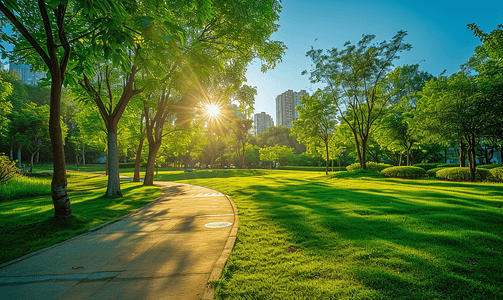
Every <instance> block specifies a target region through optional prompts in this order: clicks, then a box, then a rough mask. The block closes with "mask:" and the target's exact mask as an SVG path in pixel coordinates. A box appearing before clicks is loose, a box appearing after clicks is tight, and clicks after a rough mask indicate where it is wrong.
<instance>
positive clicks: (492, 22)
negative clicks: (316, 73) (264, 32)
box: [247, 0, 503, 124]
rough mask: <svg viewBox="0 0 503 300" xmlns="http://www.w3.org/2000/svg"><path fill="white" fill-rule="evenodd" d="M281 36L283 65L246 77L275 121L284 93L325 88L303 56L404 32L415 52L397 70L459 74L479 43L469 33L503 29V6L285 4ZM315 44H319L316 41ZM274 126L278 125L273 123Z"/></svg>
mask: <svg viewBox="0 0 503 300" xmlns="http://www.w3.org/2000/svg"><path fill="white" fill-rule="evenodd" d="M282 6H283V11H282V12H281V14H280V20H279V25H280V26H281V27H280V28H279V30H278V31H277V32H276V33H274V34H273V36H272V39H273V40H279V41H282V42H284V43H285V44H286V46H287V47H288V50H287V51H286V54H285V55H284V56H283V62H282V63H279V64H278V65H277V66H276V68H275V69H273V70H269V71H267V73H265V74H264V73H262V72H260V62H258V61H255V62H253V63H252V64H251V65H250V66H249V68H248V72H247V78H248V82H247V84H248V85H251V86H256V87H257V91H258V95H257V96H256V97H255V112H256V113H260V112H261V111H265V112H266V113H268V114H269V115H271V117H273V119H276V108H275V98H276V96H277V95H279V94H281V93H283V92H284V91H286V90H288V89H291V90H294V91H298V90H301V89H305V90H306V91H308V92H309V93H310V94H312V92H313V91H315V90H316V89H317V88H318V87H321V86H322V85H319V84H318V85H313V84H311V83H309V79H308V75H301V72H302V71H303V70H306V69H307V70H308V71H309V69H310V65H311V61H310V59H309V58H307V57H306V56H305V54H306V52H307V51H309V50H310V49H311V46H313V47H314V48H315V49H331V48H334V47H335V48H339V49H341V48H343V46H344V43H345V42H347V41H351V42H352V43H356V42H358V41H359V40H360V39H361V37H362V35H363V34H375V35H376V39H375V41H376V42H381V41H383V40H389V39H391V38H392V37H393V36H394V35H395V34H396V32H397V31H399V30H405V31H407V33H408V36H407V37H406V39H405V42H407V43H410V44H412V47H413V48H412V50H410V51H408V52H402V54H401V55H400V56H401V59H399V60H397V61H396V62H395V64H396V65H403V64H416V63H419V64H420V69H421V70H423V71H427V72H430V73H431V74H433V75H438V74H440V73H441V72H442V71H443V70H447V73H446V74H452V73H454V72H456V71H458V70H459V67H460V65H462V64H464V63H465V62H466V61H467V60H468V59H469V58H470V57H471V55H472V54H473V51H474V49H475V47H476V46H477V45H480V44H481V43H480V41H479V39H478V38H476V37H475V36H473V34H472V32H471V31H470V30H469V29H468V28H467V27H466V25H467V24H470V23H477V24H478V25H479V26H480V27H481V28H482V30H484V31H486V32H487V31H491V30H493V29H494V28H496V26H497V25H498V24H502V23H503V1H502V0H499V1H496V0H491V1H484V0H482V1H466V0H461V1H442V0H437V1H429V0H426V1H425V0H423V1H363V0H353V1H316V0H313V1H302V0H283V2H282ZM315 39H316V41H315ZM275 124H276V123H275Z"/></svg>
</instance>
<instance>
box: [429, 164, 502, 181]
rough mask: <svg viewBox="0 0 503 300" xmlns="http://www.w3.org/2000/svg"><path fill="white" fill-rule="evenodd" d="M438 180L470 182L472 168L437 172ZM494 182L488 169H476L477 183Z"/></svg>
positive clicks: (457, 168) (447, 169)
mask: <svg viewBox="0 0 503 300" xmlns="http://www.w3.org/2000/svg"><path fill="white" fill-rule="evenodd" d="M436 177H437V178H438V179H443V180H454V181H469V180H470V168H468V167H464V168H460V167H456V168H446V169H443V170H440V171H438V172H437V176H436ZM485 180H493V176H492V174H491V172H490V171H489V170H486V169H476V170H475V181H485Z"/></svg>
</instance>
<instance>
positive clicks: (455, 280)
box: [236, 178, 503, 299]
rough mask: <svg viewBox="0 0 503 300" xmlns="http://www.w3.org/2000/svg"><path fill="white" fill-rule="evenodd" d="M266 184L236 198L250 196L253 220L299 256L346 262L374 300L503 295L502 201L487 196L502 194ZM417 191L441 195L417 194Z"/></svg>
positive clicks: (471, 189) (476, 189) (472, 189)
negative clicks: (278, 234) (283, 234)
mask: <svg viewBox="0 0 503 300" xmlns="http://www.w3.org/2000/svg"><path fill="white" fill-rule="evenodd" d="M272 181H273V182H274V184H273V185H272V184H271V185H268V184H263V185H253V186H250V187H248V188H247V189H246V190H243V191H236V193H237V194H238V195H243V196H248V197H249V196H250V195H252V197H253V204H254V206H255V208H256V209H255V210H254V213H255V214H258V215H259V217H258V218H259V219H262V220H263V221H264V222H267V223H269V224H271V227H274V226H279V227H281V228H283V229H284V230H286V231H287V232H288V233H289V234H290V236H291V237H292V243H294V244H295V245H296V246H298V247H300V248H302V249H303V250H304V251H306V252H307V253H312V254H313V255H320V253H321V254H322V255H326V256H328V257H330V256H333V257H334V259H337V257H340V256H342V257H344V259H345V260H346V264H347V267H348V269H350V270H351V272H352V274H353V276H354V278H356V279H357V280H358V281H360V282H361V283H362V284H364V285H366V286H367V287H369V288H371V289H372V290H374V291H375V297H376V298H385V299H388V298H392V297H397V298H400V299H423V298H427V299H433V298H439V299H446V298H449V299H474V298H473V297H474V295H477V297H476V298H477V299H497V298H499V297H503V294H502V292H501V288H500V285H501V282H503V269H502V265H503V260H502V258H501V256H500V250H501V249H502V247H503V238H502V236H501V232H503V223H501V218H502V212H501V210H498V209H497V208H495V206H496V204H500V205H501V203H502V201H501V200H499V199H501V198H499V199H498V198H496V197H495V196H497V195H500V194H501V192H502V190H503V188H502V187H499V186H487V185H478V184H474V185H466V184H460V183H450V182H439V183H435V184H433V185H432V184H431V181H411V180H407V181H400V180H391V181H390V180H373V179H371V180H367V181H366V182H367V184H365V183H362V182H361V181H360V183H358V184H355V186H354V187H351V186H349V187H341V186H338V185H337V184H334V185H332V184H328V183H323V182H316V183H314V182H311V181H307V180H299V179H285V178H281V179H275V180H272ZM375 185H378V186H377V187H376V186H375ZM372 186H374V187H372ZM421 186H425V187H432V186H435V187H442V188H448V189H447V190H445V189H444V190H443V189H435V191H422V190H421V189H420V188H421ZM411 187H412V188H411ZM460 188H463V189H466V191H463V192H459V189H460ZM479 194H480V195H486V196H484V197H481V196H480V195H479ZM487 195H491V196H492V197H493V198H492V199H488V197H487ZM237 198H238V199H239V196H238V197H237ZM238 207H239V204H238ZM249 211H250V210H247V211H246V212H249ZM256 218H257V217H256Z"/></svg>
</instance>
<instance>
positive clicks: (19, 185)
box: [0, 175, 52, 203]
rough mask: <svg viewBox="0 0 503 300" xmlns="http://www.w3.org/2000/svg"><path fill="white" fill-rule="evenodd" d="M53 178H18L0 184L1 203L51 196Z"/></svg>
mask: <svg viewBox="0 0 503 300" xmlns="http://www.w3.org/2000/svg"><path fill="white" fill-rule="evenodd" d="M51 180H52V177H40V178H39V177H27V176H20V175H18V176H16V177H14V178H12V179H11V180H9V181H7V182H6V183H4V184H0V203H1V202H3V201H7V200H12V199H21V198H26V197H33V196H42V195H49V196H50V195H51Z"/></svg>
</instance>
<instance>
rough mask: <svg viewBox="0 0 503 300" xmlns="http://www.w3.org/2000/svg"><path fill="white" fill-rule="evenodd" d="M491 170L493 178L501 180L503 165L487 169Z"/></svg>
mask: <svg viewBox="0 0 503 300" xmlns="http://www.w3.org/2000/svg"><path fill="white" fill-rule="evenodd" d="M489 172H491V175H492V176H493V177H494V180H497V181H503V167H498V168H494V169H491V170H489Z"/></svg>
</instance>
